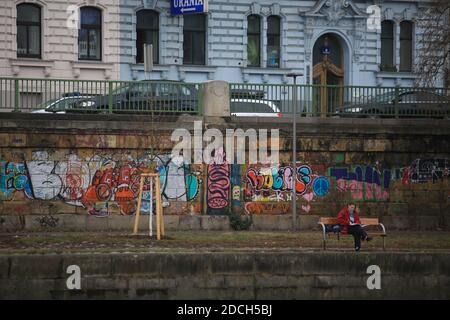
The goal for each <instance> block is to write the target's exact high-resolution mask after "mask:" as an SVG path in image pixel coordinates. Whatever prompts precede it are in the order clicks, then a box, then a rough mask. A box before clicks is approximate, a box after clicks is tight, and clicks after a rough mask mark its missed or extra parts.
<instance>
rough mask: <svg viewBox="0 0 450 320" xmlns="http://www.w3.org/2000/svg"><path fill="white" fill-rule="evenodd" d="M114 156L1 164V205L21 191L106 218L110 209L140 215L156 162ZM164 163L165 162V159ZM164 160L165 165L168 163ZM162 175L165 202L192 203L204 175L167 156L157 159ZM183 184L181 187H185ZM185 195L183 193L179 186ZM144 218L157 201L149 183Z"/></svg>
mask: <svg viewBox="0 0 450 320" xmlns="http://www.w3.org/2000/svg"><path fill="white" fill-rule="evenodd" d="M113 157H114V156H113V155H105V156H93V157H91V158H88V159H86V160H81V159H79V158H78V157H77V156H76V155H73V154H72V155H69V156H68V160H65V161H54V160H48V154H47V153H46V152H40V151H39V152H35V153H34V158H35V160H32V161H27V162H26V163H13V162H5V161H1V162H0V200H13V196H14V194H15V193H16V192H20V191H21V192H23V193H24V194H25V196H26V197H27V198H29V199H37V200H46V201H50V200H62V201H64V202H66V203H67V204H71V205H75V206H82V207H84V208H86V209H87V212H88V214H90V215H94V216H99V217H104V216H108V215H109V214H110V211H111V210H110V209H111V208H113V207H115V208H118V210H119V213H120V214H123V215H132V214H134V213H135V211H136V207H137V205H136V202H137V201H136V198H137V196H138V189H139V176H140V174H141V173H144V172H149V170H150V169H149V164H150V163H152V161H154V160H152V159H148V158H145V157H144V158H143V159H138V160H133V159H130V160H128V161H118V160H113ZM162 159H164V160H162ZM163 161H164V162H163ZM157 162H158V165H159V167H158V170H160V172H162V174H161V180H162V182H163V183H162V190H161V194H162V197H163V199H166V200H180V199H181V201H189V200H193V199H195V197H196V196H197V194H198V192H199V185H200V182H201V181H200V179H198V178H197V175H199V173H191V172H189V168H186V167H184V166H182V167H181V168H182V170H183V173H182V175H180V174H179V173H180V170H181V169H180V167H177V166H175V163H176V161H172V160H171V159H168V160H167V158H166V156H164V157H163V156H161V157H159V158H158V160H157ZM180 181H181V182H180ZM180 186H181V187H182V190H181V191H180V190H178V187H180ZM143 200H144V201H143V206H142V211H143V213H145V212H147V213H148V212H149V201H153V199H152V197H151V195H150V192H149V184H148V183H146V184H144V190H143Z"/></svg>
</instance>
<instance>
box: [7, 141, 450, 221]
mask: <svg viewBox="0 0 450 320" xmlns="http://www.w3.org/2000/svg"><path fill="white" fill-rule="evenodd" d="M82 155H83V156H82ZM50 158H51V157H50V156H49V154H47V153H46V152H33V158H32V159H31V160H30V161H26V162H23V163H20V162H7V161H0V200H1V201H16V200H24V201H26V200H27V199H35V200H42V201H63V202H64V203H66V204H69V205H74V206H79V207H83V208H85V209H86V212H87V214H90V215H93V216H97V217H106V216H109V215H110V214H122V215H133V214H134V213H135V212H136V208H137V201H136V199H137V196H138V189H139V176H140V173H143V172H150V171H156V170H157V171H158V172H159V173H160V182H161V196H162V199H163V206H164V207H165V213H167V214H172V213H174V214H180V213H188V212H189V213H201V212H204V211H206V212H207V213H208V214H212V215H218V214H227V212H228V210H241V211H242V212H245V213H248V214H284V213H288V212H289V210H290V209H289V208H290V206H291V204H290V202H291V201H292V188H293V181H292V176H293V168H292V167H291V166H289V165H280V166H271V167H264V166H261V165H235V164H228V163H226V162H225V161H224V159H225V154H224V152H223V150H220V152H217V154H215V155H214V157H213V159H212V161H211V163H209V164H208V165H206V166H202V165H189V164H186V163H184V161H183V159H182V158H176V157H175V158H172V157H171V156H170V155H165V154H162V155H158V156H149V155H143V156H141V157H132V156H131V155H129V154H125V155H124V154H101V155H89V156H87V155H86V154H84V153H81V154H79V155H76V154H69V155H65V156H64V158H63V160H58V161H56V160H50ZM296 170H297V172H296V173H297V179H296V181H295V190H296V195H297V201H298V208H299V210H301V211H302V212H303V214H309V213H311V212H315V211H316V209H317V208H318V207H319V206H317V204H318V203H319V202H323V203H325V204H326V203H330V202H332V201H334V200H333V199H334V198H336V197H340V198H341V199H352V200H355V201H362V202H376V201H383V202H386V201H389V198H390V188H392V184H393V183H396V182H397V181H398V182H401V183H402V184H420V183H441V182H442V181H444V180H445V179H448V177H449V174H448V173H449V162H448V159H443V158H435V159H427V158H425V159H416V160H414V161H413V162H412V163H411V164H410V165H409V166H406V167H401V168H393V169H386V168H380V165H379V164H377V165H374V166H368V165H356V166H339V167H333V166H331V167H329V166H327V165H324V164H316V165H312V164H298V165H297V168H296ZM204 171H206V172H204ZM203 179H204V181H205V182H206V183H205V185H203ZM444 182H445V181H444ZM445 183H446V182H445ZM399 185H400V184H399ZM445 185H447V184H445ZM202 186H203V187H204V188H202ZM445 194H446V195H447V194H448V190H447V189H445ZM153 198H154V197H153V196H152V194H151V192H150V185H149V183H145V184H144V190H143V202H142V213H143V214H145V213H149V212H150V207H151V204H152V203H153V201H154V199H153ZM38 204H43V202H38ZM21 205H23V202H22V204H21V203H19V202H18V204H17V208H21V207H20V206H21ZM316 206H317V207H316ZM23 208H24V209H23V210H25V213H26V210H27V209H26V208H27V206H26V205H25V206H23ZM153 208H154V206H153ZM15 212H18V211H17V210H16V211H15Z"/></svg>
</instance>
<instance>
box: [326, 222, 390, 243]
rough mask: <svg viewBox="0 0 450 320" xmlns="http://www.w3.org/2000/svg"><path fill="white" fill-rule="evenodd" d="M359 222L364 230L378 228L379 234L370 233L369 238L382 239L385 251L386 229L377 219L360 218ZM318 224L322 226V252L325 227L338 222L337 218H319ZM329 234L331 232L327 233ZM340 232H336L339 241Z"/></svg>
mask: <svg viewBox="0 0 450 320" xmlns="http://www.w3.org/2000/svg"><path fill="white" fill-rule="evenodd" d="M360 220H361V226H362V227H363V228H364V227H366V226H379V227H380V228H381V230H380V232H370V234H369V236H371V237H372V236H379V237H382V238H383V250H385V249H386V246H385V245H386V242H385V239H386V228H385V227H384V225H383V224H382V223H380V221H379V220H378V218H360ZM318 224H320V225H321V226H322V232H323V250H325V249H326V241H327V232H326V227H325V226H326V225H336V224H339V220H338V219H337V218H333V217H321V218H320V219H319V222H318ZM328 233H331V232H328ZM340 234H341V233H340V232H337V238H338V240H340Z"/></svg>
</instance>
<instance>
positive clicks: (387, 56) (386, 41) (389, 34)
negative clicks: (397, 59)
mask: <svg viewBox="0 0 450 320" xmlns="http://www.w3.org/2000/svg"><path fill="white" fill-rule="evenodd" d="M393 67H394V23H393V22H392V21H389V20H385V21H383V22H382V23H381V71H383V69H384V70H386V69H389V68H391V69H392V68H393ZM391 71H393V70H391Z"/></svg>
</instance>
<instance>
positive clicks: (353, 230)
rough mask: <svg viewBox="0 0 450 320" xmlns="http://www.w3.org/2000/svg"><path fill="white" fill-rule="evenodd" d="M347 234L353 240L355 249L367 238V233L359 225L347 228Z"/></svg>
mask: <svg viewBox="0 0 450 320" xmlns="http://www.w3.org/2000/svg"><path fill="white" fill-rule="evenodd" d="M348 233H349V234H351V235H352V236H353V238H354V239H355V248H361V240H365V239H366V238H367V233H366V232H365V231H364V229H363V228H362V227H361V226H360V225H356V226H348Z"/></svg>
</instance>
